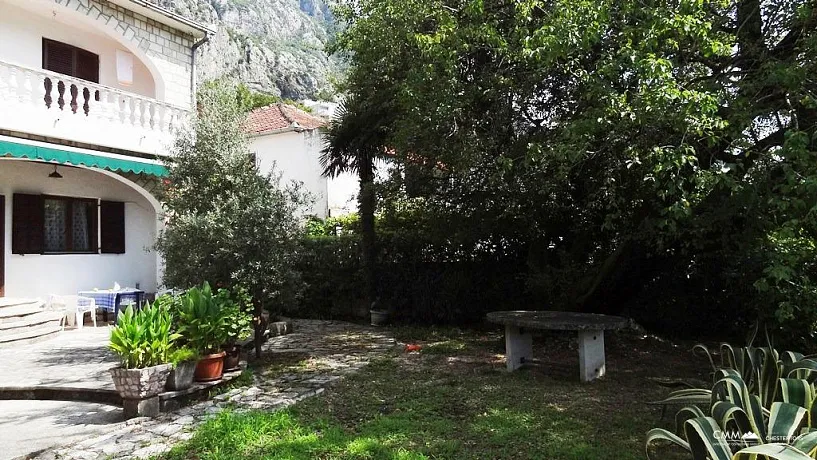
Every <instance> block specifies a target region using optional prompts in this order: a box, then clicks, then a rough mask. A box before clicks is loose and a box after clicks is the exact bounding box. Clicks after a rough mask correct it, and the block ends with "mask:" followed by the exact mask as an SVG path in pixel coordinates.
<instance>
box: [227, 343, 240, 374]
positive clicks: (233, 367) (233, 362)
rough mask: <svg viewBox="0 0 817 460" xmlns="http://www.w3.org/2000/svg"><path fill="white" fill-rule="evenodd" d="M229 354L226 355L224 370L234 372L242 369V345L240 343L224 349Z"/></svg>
mask: <svg viewBox="0 0 817 460" xmlns="http://www.w3.org/2000/svg"><path fill="white" fill-rule="evenodd" d="M224 352H225V353H227V355H226V356H225V357H224V372H232V371H237V370H238V369H240V366H239V364H240V363H241V347H240V346H239V345H231V346H229V347H226V348H225V349H224Z"/></svg>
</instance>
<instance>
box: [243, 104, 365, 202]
mask: <svg viewBox="0 0 817 460" xmlns="http://www.w3.org/2000/svg"><path fill="white" fill-rule="evenodd" d="M326 124H327V121H326V119H324V118H320V117H316V116H314V115H312V114H310V113H307V112H305V111H303V110H301V109H299V108H297V107H293V106H292V105H289V104H284V103H278V104H272V105H269V106H267V107H262V108H259V109H256V110H253V111H252V112H251V113H250V116H249V121H248V123H247V131H248V132H249V134H250V149H251V150H252V151H253V152H254V153H255V158H256V161H257V162H258V166H259V167H260V168H261V171H262V172H264V173H269V172H271V171H273V168H274V170H275V171H276V173H278V174H280V175H281V180H282V183H288V182H291V181H295V182H301V183H302V184H303V186H304V188H305V189H306V191H308V192H309V193H310V194H311V195H312V198H313V199H314V200H315V201H314V203H313V205H312V207H311V209H309V210H308V211H307V213H308V214H311V215H315V216H318V217H320V218H326V217H327V216H330V215H332V216H336V215H338V214H346V213H348V212H353V210H354V206H352V207H351V208H350V207H349V202H350V201H353V200H354V197H355V195H356V194H357V181H356V180H354V178H353V177H352V176H351V175H349V174H343V175H341V176H340V177H337V178H334V179H327V178H326V177H323V175H322V173H323V168H322V167H321V163H320V156H321V150H322V149H323V147H324V140H323V133H322V129H323V128H324V127H325V126H326ZM350 179H352V180H351V184H352V185H351V188H350V185H349V184H348V183H349V182H350ZM347 195H348V196H347Z"/></svg>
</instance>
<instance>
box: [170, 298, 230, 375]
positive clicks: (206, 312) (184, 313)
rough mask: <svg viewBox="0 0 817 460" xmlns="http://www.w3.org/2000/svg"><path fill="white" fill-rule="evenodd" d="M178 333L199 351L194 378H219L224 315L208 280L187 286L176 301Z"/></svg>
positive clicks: (225, 336)
mask: <svg viewBox="0 0 817 460" xmlns="http://www.w3.org/2000/svg"><path fill="white" fill-rule="evenodd" d="M178 315H179V321H180V323H181V324H180V325H179V333H180V334H181V335H182V336H183V337H184V338H185V339H187V343H188V345H189V346H190V347H191V348H193V349H194V350H196V351H197V352H198V353H199V354H200V357H199V361H198V363H197V364H196V371H195V379H196V380H197V381H199V382H207V381H211V380H218V379H220V378H221V376H222V375H223V373H224V355H225V353H224V351H223V350H222V349H221V346H222V345H224V343H225V342H226V341H227V337H228V330H227V323H226V319H227V318H226V315H225V312H224V310H222V309H221V308H220V305H219V303H218V302H217V301H216V299H215V296H213V291H212V289H210V284H209V283H207V282H205V283H204V284H203V285H202V287H201V288H198V287H194V288H191V289H189V290H188V291H187V292H186V293H185V294H184V295H183V296H182V297H181V299H180V302H179V311H178Z"/></svg>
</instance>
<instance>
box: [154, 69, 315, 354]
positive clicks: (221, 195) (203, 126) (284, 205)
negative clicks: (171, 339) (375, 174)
mask: <svg viewBox="0 0 817 460" xmlns="http://www.w3.org/2000/svg"><path fill="white" fill-rule="evenodd" d="M244 119H245V115H244V111H243V110H242V107H241V106H240V105H239V103H238V100H237V99H236V97H235V89H234V88H232V87H230V86H229V85H227V84H225V83H223V82H214V83H209V84H207V85H203V87H202V89H201V90H200V92H199V94H198V115H197V116H196V117H195V119H194V120H193V123H192V126H191V129H190V130H189V131H185V132H182V133H180V134H179V135H178V136H177V138H176V142H175V145H174V147H173V155H172V156H171V157H170V160H168V163H167V166H168V169H169V171H170V173H169V176H168V178H167V179H166V181H165V189H164V196H163V203H164V206H165V211H166V219H167V226H166V228H165V229H164V231H163V232H162V233H161V235H160V236H159V238H158V242H157V248H158V250H159V252H160V253H161V254H162V256H163V257H164V259H165V272H164V282H165V284H166V285H168V286H170V287H176V288H187V287H190V286H196V285H199V284H201V282H202V281H209V282H210V283H213V284H214V285H215V286H217V287H221V286H235V287H238V288H243V289H246V290H247V291H248V292H250V293H251V294H252V296H253V302H254V304H255V316H256V318H255V320H256V327H258V326H259V325H260V316H261V314H262V312H263V309H264V308H267V309H268V310H271V311H275V310H276V309H277V308H278V307H279V306H280V305H281V304H282V303H283V302H287V301H289V300H290V299H291V298H292V296H294V295H295V293H296V292H297V286H298V280H299V274H298V273H297V272H296V271H295V270H294V269H293V268H292V267H293V266H294V263H293V261H294V260H295V259H296V254H297V249H298V247H299V240H300V237H301V234H302V227H301V223H300V218H299V217H298V214H297V212H298V210H299V209H300V207H301V206H302V205H303V204H304V197H303V194H302V193H301V192H300V190H299V189H298V188H297V187H288V188H283V187H281V185H280V184H279V180H278V178H276V176H273V175H272V174H270V175H262V174H261V172H260V171H259V170H258V168H257V166H256V165H255V162H254V161H253V158H252V155H251V153H250V151H249V148H248V144H247V138H246V136H245V134H244V133H243V131H242V125H243V123H244ZM256 337H257V338H258V339H260V337H261V335H260V334H257V335H256ZM258 351H259V349H258V348H256V352H258Z"/></svg>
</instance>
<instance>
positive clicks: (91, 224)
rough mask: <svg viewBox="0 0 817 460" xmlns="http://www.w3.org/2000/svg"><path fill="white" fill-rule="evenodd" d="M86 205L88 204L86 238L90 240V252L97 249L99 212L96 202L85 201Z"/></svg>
mask: <svg viewBox="0 0 817 460" xmlns="http://www.w3.org/2000/svg"><path fill="white" fill-rule="evenodd" d="M85 205H86V206H88V238H89V239H90V241H91V247H90V250H91V251H92V252H98V251H99V233H98V229H99V225H98V223H97V222H98V220H99V213H98V212H97V202H96V201H93V202H86V203H85Z"/></svg>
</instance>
